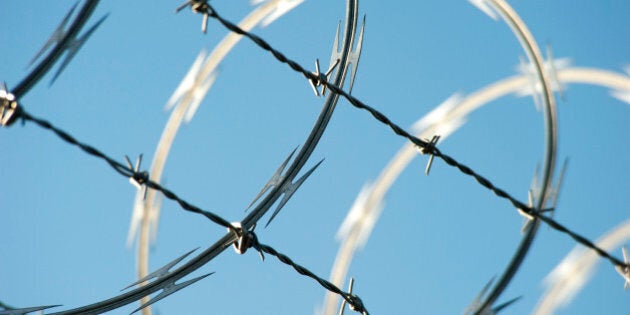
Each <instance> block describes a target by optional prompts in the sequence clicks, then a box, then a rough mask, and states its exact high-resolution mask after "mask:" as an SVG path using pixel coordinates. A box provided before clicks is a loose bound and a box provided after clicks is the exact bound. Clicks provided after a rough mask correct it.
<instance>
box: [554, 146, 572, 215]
mask: <svg viewBox="0 0 630 315" xmlns="http://www.w3.org/2000/svg"><path fill="white" fill-rule="evenodd" d="M568 164H569V159H568V158H566V159H565V160H564V163H563V164H562V169H560V174H558V178H557V179H556V184H555V185H554V187H553V189H552V191H551V194H550V196H549V201H550V206H549V208H550V209H552V212H551V216H552V217H553V214H554V213H555V211H553V209H555V208H556V204H557V203H558V196H559V195H560V189H561V188H562V183H563V180H564V174H565V172H566V170H567V166H568Z"/></svg>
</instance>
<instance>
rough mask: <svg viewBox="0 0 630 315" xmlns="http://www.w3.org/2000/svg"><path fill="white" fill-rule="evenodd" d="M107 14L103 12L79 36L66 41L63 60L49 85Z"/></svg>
mask: <svg viewBox="0 0 630 315" xmlns="http://www.w3.org/2000/svg"><path fill="white" fill-rule="evenodd" d="M108 16H109V13H107V14H105V15H104V16H103V17H102V18H101V19H100V20H98V22H96V23H95V24H94V25H93V26H92V27H91V28H90V29H89V30H87V31H86V32H85V34H83V35H82V36H81V37H80V38H75V39H72V40H71V41H69V42H68V45H67V46H66V50H67V54H66V57H65V58H64V60H63V62H62V63H61V65H60V66H59V69H58V70H57V72H56V73H55V75H54V76H53V78H52V80H50V84H49V85H52V84H53V83H55V81H56V80H57V78H58V77H59V75H60V74H61V73H62V72H63V70H64V69H65V68H66V66H68V64H70V61H72V58H74V56H75V55H76V54H77V52H79V49H81V46H83V44H85V42H86V41H87V40H88V39H89V38H90V36H92V34H93V33H94V31H96V29H97V28H98V27H99V26H100V25H101V24H102V23H103V22H104V21H105V19H106V18H107V17H108Z"/></svg>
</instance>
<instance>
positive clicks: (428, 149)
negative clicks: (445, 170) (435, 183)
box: [420, 135, 440, 176]
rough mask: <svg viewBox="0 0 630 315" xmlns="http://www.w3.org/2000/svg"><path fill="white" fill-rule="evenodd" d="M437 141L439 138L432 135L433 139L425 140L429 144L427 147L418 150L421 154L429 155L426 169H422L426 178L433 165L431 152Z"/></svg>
mask: <svg viewBox="0 0 630 315" xmlns="http://www.w3.org/2000/svg"><path fill="white" fill-rule="evenodd" d="M439 140H440V136H439V135H434V136H433V138H431V140H427V141H428V142H429V143H428V144H427V146H426V147H425V148H421V149H420V152H421V153H422V154H429V161H428V162H427V167H426V168H425V169H424V173H425V175H426V176H429V172H431V165H433V158H434V156H433V154H432V153H431V152H432V151H433V148H435V146H436V145H437V142H438V141H439Z"/></svg>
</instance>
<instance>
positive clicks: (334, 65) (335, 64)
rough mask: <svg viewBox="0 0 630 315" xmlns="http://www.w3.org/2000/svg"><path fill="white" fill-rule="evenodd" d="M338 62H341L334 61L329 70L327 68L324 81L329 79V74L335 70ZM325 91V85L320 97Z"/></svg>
mask: <svg viewBox="0 0 630 315" xmlns="http://www.w3.org/2000/svg"><path fill="white" fill-rule="evenodd" d="M340 61H341V60H339V59H337V60H336V61H335V63H334V64H333V65H332V66H330V68H328V71H326V74H325V76H326V80H328V79H329V78H330V74H331V73H332V72H333V71H334V70H335V68H336V67H337V65H339V62H340ZM327 89H328V87H327V86H326V85H324V87H323V88H322V95H326V91H327Z"/></svg>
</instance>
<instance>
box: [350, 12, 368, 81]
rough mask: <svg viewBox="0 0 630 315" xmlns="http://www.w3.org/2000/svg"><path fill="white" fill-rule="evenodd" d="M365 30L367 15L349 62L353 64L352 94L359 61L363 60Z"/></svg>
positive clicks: (351, 73)
mask: <svg viewBox="0 0 630 315" xmlns="http://www.w3.org/2000/svg"><path fill="white" fill-rule="evenodd" d="M364 30H365V15H363V23H362V24H361V32H360V33H359V39H358V41H357V45H356V47H355V48H354V51H352V52H350V55H349V56H348V59H349V60H348V61H349V63H350V64H352V69H351V70H350V86H349V87H348V93H352V88H353V87H354V78H355V77H356V75H357V69H358V68H359V59H360V58H361V49H362V48H363V31H364Z"/></svg>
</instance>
